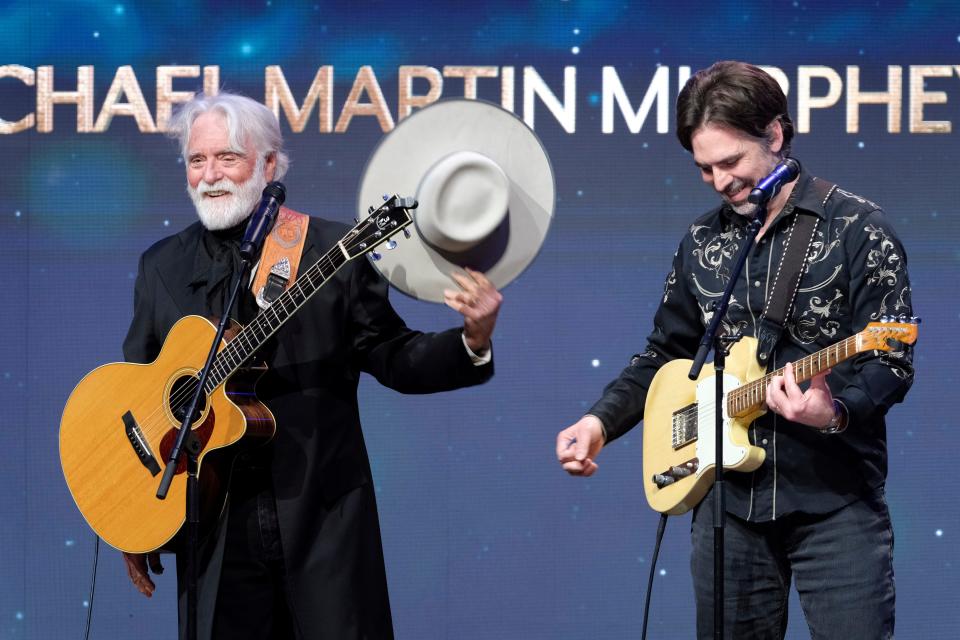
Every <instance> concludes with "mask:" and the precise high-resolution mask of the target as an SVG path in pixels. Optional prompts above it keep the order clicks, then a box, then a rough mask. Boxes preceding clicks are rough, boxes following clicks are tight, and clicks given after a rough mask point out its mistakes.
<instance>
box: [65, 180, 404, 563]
mask: <svg viewBox="0 0 960 640" xmlns="http://www.w3.org/2000/svg"><path fill="white" fill-rule="evenodd" d="M415 207H416V202H415V201H414V200H413V199H412V198H399V197H397V196H393V197H392V198H390V199H389V200H388V201H387V202H385V203H384V204H383V205H382V206H381V207H380V208H379V209H376V210H374V209H373V207H371V212H370V215H369V216H368V217H367V218H365V219H364V220H363V221H362V222H359V223H358V224H357V225H356V226H355V227H354V228H353V229H351V230H350V231H349V232H348V233H347V234H346V235H345V236H343V238H342V239H341V240H340V241H339V242H337V244H336V245H334V246H333V247H332V248H331V249H330V250H329V251H327V253H326V254H325V255H324V256H323V257H322V258H321V259H320V260H319V261H317V262H316V263H315V264H314V265H313V266H312V267H310V268H309V269H307V270H306V271H305V272H303V273H302V274H301V275H300V276H299V277H298V278H297V280H296V281H295V282H294V283H293V284H292V285H291V286H290V287H289V288H288V289H287V290H286V291H285V292H284V293H282V294H281V295H280V296H279V297H278V298H277V299H276V300H275V301H274V302H273V303H272V304H271V305H270V306H269V307H268V308H266V309H264V310H263V311H262V312H260V313H259V314H258V315H257V317H256V318H254V320H252V321H251V322H250V324H248V325H247V326H246V327H242V328H241V327H239V326H235V327H234V328H233V329H234V330H233V331H232V332H228V334H227V335H226V336H225V337H224V340H223V341H222V343H221V345H220V347H219V351H218V353H217V356H216V358H215V359H214V361H213V364H212V366H211V371H210V375H209V377H208V379H207V381H206V383H205V385H204V392H205V393H204V394H203V395H201V404H202V405H203V406H202V409H201V408H199V407H198V412H197V417H196V418H195V419H194V421H193V422H192V423H191V427H190V428H191V429H192V431H193V435H194V436H195V439H196V441H198V442H199V445H200V447H201V450H200V452H199V455H198V478H199V484H200V506H201V513H202V516H201V530H202V531H209V530H210V528H211V527H212V525H215V524H216V522H217V520H218V519H219V516H220V514H221V512H222V510H223V507H224V505H225V501H226V488H227V486H228V484H229V475H230V470H231V468H232V464H233V458H234V456H235V455H236V454H237V453H240V452H242V451H244V450H248V448H252V447H255V446H257V445H262V444H263V443H265V442H267V441H268V440H270V438H272V437H273V435H274V433H275V432H276V423H275V421H274V417H273V414H271V413H270V410H269V409H268V408H267V407H266V405H264V404H262V403H261V402H260V401H259V400H257V398H256V396H255V395H254V393H253V391H254V386H255V384H256V382H257V380H258V379H259V378H260V376H261V375H263V373H264V372H265V371H266V366H265V365H255V366H247V363H248V361H249V360H251V357H252V356H253V355H254V353H255V352H256V351H257V349H258V348H259V347H260V346H261V345H262V344H263V343H264V342H266V340H267V339H268V338H270V337H271V336H272V335H273V334H274V333H276V332H277V330H278V329H279V328H280V327H281V326H282V325H283V323H284V322H286V321H287V320H288V319H289V318H290V317H291V316H292V315H293V314H294V313H296V311H297V310H298V309H300V308H301V307H302V306H303V305H304V304H305V303H306V302H307V300H309V299H310V297H311V296H312V295H313V294H314V293H316V291H317V290H318V289H319V288H320V287H322V286H323V285H324V284H325V283H326V282H327V281H328V280H329V279H330V278H331V277H332V276H333V275H334V274H335V273H336V272H337V271H338V270H339V269H340V268H341V267H343V265H345V264H346V263H347V262H349V261H350V260H353V259H354V258H356V257H358V256H361V255H363V254H364V253H367V252H370V251H372V250H373V249H374V248H375V247H377V246H378V245H379V244H381V243H383V242H386V241H388V239H389V238H390V237H391V236H392V235H394V234H395V233H397V232H399V231H400V230H402V229H404V228H405V227H406V226H407V225H409V224H410V223H411V222H412V220H413V218H412V216H411V214H410V212H409V211H408V209H412V208H415ZM404 232H405V233H407V231H404ZM389 243H390V244H388V247H389V248H393V247H394V246H396V243H395V242H394V241H393V240H390V241H389ZM215 335H216V327H215V326H214V325H213V324H212V323H211V322H210V321H209V320H207V319H206V318H202V317H200V316H186V317H184V318H182V319H181V320H179V321H178V322H177V323H176V324H175V325H174V326H173V328H172V329H171V330H170V333H169V335H168V336H167V338H166V340H165V341H164V344H163V348H162V350H161V351H160V355H158V356H157V359H156V360H154V361H153V362H152V363H150V364H131V363H125V362H117V363H112V364H106V365H103V366H101V367H98V368H96V369H94V370H93V371H91V372H90V373H88V374H87V375H86V376H85V377H84V378H83V379H82V380H81V381H80V383H79V384H78V385H77V386H76V388H75V389H74V390H73V392H72V393H71V395H70V398H69V399H68V400H67V404H66V407H65V408H64V410H63V417H62V418H61V421H60V462H61V465H62V467H63V475H64V477H65V478H66V481H67V486H68V487H69V488H70V493H71V494H72V496H73V499H74V501H75V502H76V504H77V507H78V508H79V509H80V513H82V514H83V517H84V518H85V519H86V521H87V523H88V524H89V525H90V527H91V528H92V529H93V530H94V531H95V532H96V533H97V535H99V536H100V537H101V538H102V539H103V540H104V541H105V542H107V543H108V544H110V545H112V546H114V547H116V548H117V549H120V550H121V551H127V552H130V553H144V552H148V551H154V550H157V549H160V548H163V547H165V546H166V545H170V544H171V543H175V542H174V538H175V536H176V535H177V533H178V532H179V531H180V529H181V527H182V525H183V524H184V523H185V521H186V505H185V495H186V473H185V472H186V462H185V458H184V462H183V463H182V464H181V465H180V466H179V467H178V468H177V472H176V475H175V476H174V479H173V482H172V484H171V485H170V489H169V492H168V493H167V496H166V499H164V500H160V499H158V498H157V497H156V493H157V488H158V486H159V483H160V477H161V472H162V470H163V469H162V466H163V465H166V461H167V460H168V458H169V454H170V450H171V449H172V448H173V444H174V441H175V439H176V436H177V434H178V432H179V430H180V425H181V423H182V420H183V417H184V413H185V412H186V409H187V407H186V405H187V404H188V403H189V400H190V398H191V397H192V395H193V393H194V391H195V390H196V387H197V384H198V383H199V370H200V369H201V368H202V367H203V364H204V362H205V361H206V355H207V350H208V349H209V345H210V343H211V342H212V341H213V339H214V337H215Z"/></svg>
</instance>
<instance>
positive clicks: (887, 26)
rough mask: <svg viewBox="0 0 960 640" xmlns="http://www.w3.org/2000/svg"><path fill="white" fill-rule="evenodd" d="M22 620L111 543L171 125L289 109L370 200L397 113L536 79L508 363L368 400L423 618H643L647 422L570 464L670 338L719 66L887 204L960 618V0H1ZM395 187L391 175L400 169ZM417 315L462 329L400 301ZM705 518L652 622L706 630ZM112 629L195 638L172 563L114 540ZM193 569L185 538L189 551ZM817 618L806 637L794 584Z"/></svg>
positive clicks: (304, 145) (906, 608)
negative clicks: (683, 92)
mask: <svg viewBox="0 0 960 640" xmlns="http://www.w3.org/2000/svg"><path fill="white" fill-rule="evenodd" d="M0 33H2V36H3V37H2V38H0V65H2V66H0V128H2V132H0V152H2V158H3V161H2V166H3V172H2V176H3V177H2V180H0V274H2V277H3V282H2V289H3V292H4V298H5V303H4V305H3V306H4V310H3V312H2V314H0V331H2V333H0V336H2V341H0V394H2V399H3V405H4V411H3V412H2V413H0V425H2V428H0V451H2V457H0V478H2V491H0V513H2V518H0V545H2V547H0V548H2V554H0V637H4V638H38V639H46V638H64V637H77V636H78V635H79V634H80V632H81V630H82V625H83V621H84V617H85V614H86V611H87V608H86V607H87V603H86V601H87V598H88V588H89V578H90V568H91V564H92V560H93V536H92V533H91V532H90V530H89V529H88V528H87V526H86V525H85V523H84V522H83V519H82V518H81V516H80V514H79V512H78V511H77V510H76V507H75V506H74V505H73V502H72V501H71V499H70V496H69V493H68V491H67V489H66V486H65V484H64V482H63V478H62V474H61V472H60V469H59V461H58V455H57V447H58V441H57V429H58V423H59V416H60V411H61V409H62V407H63V404H64V402H65V400H66V398H67V396H68V394H69V393H70V391H71V389H72V388H73V385H74V384H76V382H77V381H78V380H79V379H80V378H81V377H82V376H83V375H84V374H85V373H86V372H88V371H89V370H90V369H92V368H94V367H95V366H97V365H99V364H102V363H105V362H108V361H113V360H118V359H120V357H121V355H120V343H121V340H122V338H123V336H124V334H125V331H126V327H127V324H128V322H129V319H130V313H131V308H132V286H133V278H134V273H135V270H136V264H137V258H138V256H139V254H140V252H142V251H143V250H144V249H145V248H146V247H148V246H149V245H150V244H151V243H153V242H155V241H156V240H158V239H160V238H161V237H163V236H165V235H167V234H169V233H172V232H174V231H176V230H179V229H181V228H182V227H184V226H186V225H187V224H189V223H190V222H191V221H192V220H193V219H194V215H195V214H194V213H193V210H192V207H191V205H190V203H189V201H188V199H187V197H186V194H185V191H184V177H183V165H182V163H181V162H180V160H179V159H178V152H177V150H176V149H175V145H174V143H173V142H172V141H170V140H168V139H167V138H166V137H165V136H164V135H163V134H162V133H161V132H160V131H162V130H163V128H164V126H165V123H166V122H167V119H168V118H169V114H170V110H171V108H174V107H175V106H176V104H177V103H179V102H181V101H183V100H184V99H185V98H186V97H189V93H190V92H193V91H196V90H199V89H201V88H202V87H203V86H208V87H213V88H216V87H220V88H224V89H227V90H232V91H239V92H242V93H245V94H247V95H250V96H252V97H254V98H256V99H258V100H264V101H265V102H266V103H267V104H268V105H269V106H270V107H271V108H272V109H274V110H275V111H276V112H277V113H278V115H279V118H280V121H281V124H282V127H283V129H284V131H285V135H286V137H287V142H288V144H289V149H290V155H291V157H292V161H293V163H292V167H291V170H290V172H289V174H288V176H287V178H286V180H285V182H286V184H287V188H288V203H289V204H290V206H291V207H293V208H295V209H298V210H300V211H307V212H311V213H313V214H315V215H320V216H324V217H327V218H331V219H335V220H340V221H349V220H350V219H351V218H352V217H353V216H354V215H355V214H356V212H357V210H358V208H359V207H364V208H365V207H366V205H367V204H370V203H358V202H357V200H356V198H357V196H356V194H357V189H358V185H359V182H360V177H361V175H362V172H363V168H364V164H365V162H366V159H367V158H368V156H369V154H370V152H371V151H372V149H373V148H374V146H375V145H376V143H377V142H378V141H379V140H380V139H381V138H382V136H383V135H384V132H385V131H388V130H390V129H391V128H392V127H393V126H394V125H395V124H396V123H397V122H398V121H400V120H401V119H402V118H403V117H405V116H406V115H408V114H409V113H410V112H411V110H413V109H416V108H418V107H419V106H422V105H423V104H426V103H428V102H429V101H431V100H434V99H436V98H439V97H462V96H464V95H465V94H468V95H475V96H476V97H479V98H482V99H485V100H489V101H491V102H495V103H498V104H503V105H505V106H507V107H508V108H510V109H512V110H513V111H514V112H515V113H517V114H518V115H520V116H521V117H523V118H524V119H525V120H526V121H527V122H528V123H529V124H530V125H531V126H533V128H534V130H535V131H536V133H537V134H538V135H539V136H540V137H541V139H542V140H543V142H544V145H545V147H546V149H547V150H548V152H549V154H550V156H551V160H552V163H553V167H554V170H555V172H556V183H557V194H558V196H557V208H556V218H555V222H554V224H553V226H552V228H551V229H550V233H549V236H548V238H547V241H546V244H545V246H544V247H543V249H542V251H541V253H540V255H539V256H538V258H537V260H536V261H535V262H534V263H533V265H532V266H531V267H530V269H529V270H528V271H526V272H525V273H524V274H523V276H522V277H521V278H520V279H519V280H518V281H516V282H515V283H513V284H511V285H510V286H509V287H508V288H506V290H505V291H504V294H505V302H504V306H503V311H502V314H501V318H500V322H499V325H498V327H497V333H496V336H495V340H496V359H497V374H496V376H495V378H494V379H493V380H492V381H491V382H490V383H489V384H487V385H485V386H483V387H481V388H477V389H471V390H465V391H459V392H456V393H451V394H446V395H442V396H435V397H429V396H428V397H406V396H401V395H399V394H396V393H394V392H391V391H388V390H385V389H383V388H381V387H379V386H378V385H377V384H376V383H375V382H374V381H373V380H371V379H365V380H364V381H363V383H362V387H361V403H362V408H363V420H364V426H365V434H366V438H367V444H368V446H369V450H370V455H371V460H372V465H373V470H374V475H375V483H376V493H377V499H378V501H379V505H380V519H381V523H382V529H383V539H384V547H385V553H386V561H387V572H388V576H389V583H390V594H391V600H392V604H393V613H394V620H395V626H396V631H397V635H398V637H399V638H458V639H468V638H570V639H581V638H612V639H616V638H628V637H638V635H639V627H640V621H641V611H642V606H641V605H642V596H643V593H644V588H645V587H644V585H645V582H646V574H647V571H648V569H649V563H650V554H651V551H652V546H653V536H654V533H655V527H656V521H657V514H655V513H654V512H653V511H651V510H650V509H649V508H648V507H647V506H646V504H645V501H644V497H643V491H642V487H641V484H640V475H641V446H640V445H641V438H640V430H639V429H637V430H635V431H634V432H632V433H631V434H629V435H628V436H627V437H625V438H623V439H622V440H621V441H618V442H616V443H615V445H613V446H611V447H610V449H609V450H607V451H605V452H604V453H603V454H602V456H601V457H600V460H599V462H600V471H599V473H598V474H597V475H596V476H594V477H593V478H591V479H588V480H583V479H574V478H568V477H566V475H565V474H563V473H562V472H561V470H560V469H559V467H558V465H557V464H556V462H555V459H554V453H553V448H554V445H553V442H554V438H555V435H556V432H557V431H558V430H559V429H561V428H562V427H565V426H567V425H568V424H570V423H571V422H573V421H574V420H575V419H576V418H578V417H579V416H580V415H581V413H582V412H583V411H584V410H585V409H586V408H587V407H588V406H589V405H590V404H591V403H592V402H593V401H594V399H595V398H596V397H597V396H598V394H599V393H600V391H601V389H602V387H603V385H604V384H605V383H606V382H607V381H608V380H609V379H611V378H612V377H613V376H615V375H616V374H617V372H618V371H619V370H620V369H621V367H622V366H624V365H625V364H626V363H627V361H628V359H629V357H630V355H631V354H633V353H635V352H637V351H638V350H640V349H641V347H642V344H643V338H644V336H645V335H646V333H647V332H648V330H649V328H650V326H651V319H652V314H653V311H654V308H655V305H656V303H657V300H658V297H659V292H660V291H661V288H662V283H663V277H664V275H665V274H666V272H667V271H668V268H669V264H670V260H671V257H672V255H673V252H674V249H675V247H676V245H677V242H678V241H679V239H680V237H681V235H682V234H683V232H684V230H685V228H686V225H687V224H688V223H689V222H690V221H691V220H692V219H693V218H694V217H695V216H696V215H698V214H699V213H701V212H702V211H704V210H706V209H708V208H709V207H711V206H713V205H714V203H715V198H716V196H715V195H713V194H712V193H711V192H710V191H709V190H708V189H707V188H706V187H704V186H703V185H702V184H701V183H700V179H699V176H698V173H697V171H696V170H695V167H694V166H693V163H692V161H691V159H690V157H689V156H688V155H687V154H686V153H685V152H683V150H682V149H681V148H680V146H679V144H678V143H677V142H676V138H675V123H674V118H673V103H674V101H675V99H676V94H677V91H678V87H679V86H680V85H681V83H682V81H683V80H684V79H685V78H686V77H687V76H688V75H689V73H690V72H691V71H693V70H696V69H699V68H702V67H705V66H707V65H709V64H710V63H711V62H713V61H715V60H717V59H726V58H734V59H745V60H748V61H752V62H754V63H757V64H761V65H764V66H766V67H768V68H770V71H771V73H773V74H775V76H776V77H777V78H778V80H780V81H781V83H782V84H783V85H784V86H786V87H787V89H788V96H789V100H790V108H791V110H792V112H793V116H794V120H795V122H796V124H797V127H798V131H799V133H798V135H797V138H796V140H795V143H794V155H796V156H797V157H798V158H799V159H800V160H801V162H803V163H804V165H805V166H807V167H808V168H810V169H811V171H812V172H814V173H815V174H819V175H822V176H824V177H826V178H829V179H830V180H833V181H835V182H837V183H839V184H840V185H841V186H843V187H844V188H846V189H848V190H850V191H853V192H855V193H859V194H863V195H864V196H866V197H868V198H870V199H871V200H874V201H876V202H879V203H881V204H882V205H883V206H884V208H885V209H886V210H887V212H888V213H889V215H890V218H891V220H892V222H893V224H895V225H896V228H897V230H898V231H899V233H900V235H901V237H902V239H903V241H904V244H905V245H906V248H907V252H908V254H909V260H910V262H909V264H910V271H911V276H912V279H913V282H914V303H915V308H916V310H917V312H918V313H919V314H920V315H921V316H923V319H924V323H923V325H922V327H921V339H920V343H919V346H918V348H917V350H916V364H917V378H916V383H915V385H914V388H913V390H912V392H911V394H910V396H909V397H908V400H907V402H906V403H905V404H904V405H901V406H898V407H896V408H895V409H894V410H893V412H892V414H891V416H890V421H889V422H890V433H889V449H890V474H889V482H888V498H889V502H890V507H891V511H892V513H893V518H894V524H895V534H896V565H895V567H896V580H897V596H898V611H897V614H898V615H897V618H898V619H897V630H898V635H899V637H903V638H949V637H956V632H957V629H960V613H958V608H957V606H956V587H957V586H958V581H957V579H956V570H957V566H956V565H957V558H958V555H957V552H956V545H957V544H958V540H960V538H958V535H960V525H958V523H960V509H958V507H957V499H958V492H957V490H956V488H955V487H956V483H955V481H954V478H953V474H952V464H951V462H952V460H953V459H954V457H955V453H954V452H955V450H956V448H957V447H958V446H960V435H958V433H957V431H956V429H955V427H956V422H957V421H956V419H955V418H954V413H953V407H952V403H953V400H954V399H955V398H956V391H955V382H956V374H955V371H956V362H955V361H956V359H957V355H958V354H957V349H956V348H955V346H954V345H955V341H954V338H955V337H954V335H953V331H952V330H953V328H954V327H955V326H956V325H957V323H958V305H957V302H956V297H957V295H958V293H957V282H958V276H960V270H958V260H960V253H958V250H957V242H958V238H960V233H958V232H960V224H958V223H957V221H956V213H957V206H956V202H957V200H958V197H960V187H958V181H957V172H956V169H955V162H954V159H955V156H956V152H957V141H956V140H957V138H956V136H957V134H956V131H955V128H956V127H957V126H958V124H960V110H958V105H960V9H958V8H957V7H956V5H955V4H954V3H952V2H885V1H880V2H869V3H857V2H845V3H832V2H808V1H807V0H797V1H793V2H791V1H789V0H787V1H779V0H778V1H776V2H715V3H700V2H689V1H685V0H680V1H677V2H672V3H669V4H668V5H665V4H663V3H656V6H654V3H639V2H637V3H631V2H624V1H623V0H620V1H617V2H611V1H606V0H595V1H592V2H576V1H574V0H570V1H567V2H562V1H558V0H551V1H543V2H525V1H521V2H515V1H514V2H503V1H494V2H469V3H467V2H463V3H459V2H421V3H418V2H406V3H396V2H379V1H364V2H353V3H333V2H304V3H296V2H287V1H284V0H257V1H244V2H230V3H226V2H224V3H221V2H185V1H177V2H164V3H152V2H133V1H127V0H119V1H117V2H102V1H93V0H78V1H73V2H40V1H36V0H35V1H33V2H3V3H0ZM384 188H385V190H389V186H385V187H384ZM392 298H393V300H394V303H395V305H396V306H397V308H398V309H399V311H400V312H401V313H402V315H403V316H404V317H405V318H406V320H407V321H408V323H409V324H411V325H412V326H416V327H418V328H423V329H440V328H444V327H447V326H450V325H451V324H454V323H456V322H457V316H456V315H455V314H454V313H453V312H452V311H450V310H448V309H446V308H445V307H441V306H437V305H432V304H427V303H423V302H418V301H415V300H411V299H409V298H406V297H405V296H403V295H401V294H399V293H396V292H395V293H394V294H393V295H392ZM688 532H689V517H682V518H678V519H676V520H672V521H671V522H670V524H669V525H668V528H667V537H666V541H665V545H664V549H663V552H662V555H661V561H660V571H659V573H658V575H657V577H656V581H655V592H654V596H653V603H654V605H653V611H652V614H651V625H652V630H653V633H652V635H651V637H666V636H667V634H668V633H669V634H671V636H672V637H691V635H692V629H693V619H694V618H693V606H692V589H691V585H690V578H689V572H688V568H687V567H688V551H689V539H688ZM100 560H101V562H100V566H99V570H98V582H97V593H96V599H95V600H96V602H95V613H94V620H93V636H94V637H96V638H134V637H136V638H144V639H153V638H156V639H160V638H171V637H173V634H174V631H173V629H174V625H175V615H176V614H175V603H174V592H175V583H174V576H173V575H172V574H173V571H172V570H171V571H168V572H167V574H165V575H164V576H162V577H161V578H160V579H159V589H158V592H157V594H156V595H155V597H154V598H153V599H152V600H149V601H148V600H146V599H144V598H142V597H141V596H140V595H139V594H137V593H136V592H135V591H134V589H133V588H132V587H131V585H130V584H129V583H128V580H127V578H126V574H125V571H124V569H123V567H122V563H121V561H120V559H119V554H118V553H117V552H115V551H113V550H112V549H105V550H103V551H102V553H101V557H100ZM167 565H168V567H172V560H170V559H168V561H167ZM791 614H792V620H791V625H790V632H789V637H791V638H802V637H806V630H805V627H804V625H803V623H802V619H801V618H802V613H801V610H800V608H799V606H798V604H797V603H796V601H794V602H793V604H792V608H791Z"/></svg>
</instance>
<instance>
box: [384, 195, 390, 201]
mask: <svg viewBox="0 0 960 640" xmlns="http://www.w3.org/2000/svg"><path fill="white" fill-rule="evenodd" d="M389 199H390V196H388V195H387V194H383V201H384V202H386V201H387V200H389Z"/></svg>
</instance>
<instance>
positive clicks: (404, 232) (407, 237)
mask: <svg viewBox="0 0 960 640" xmlns="http://www.w3.org/2000/svg"><path fill="white" fill-rule="evenodd" d="M403 237H404V238H406V239H407V240H409V239H410V229H407V228H406V227H404V228H403Z"/></svg>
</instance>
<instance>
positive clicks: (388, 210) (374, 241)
mask: <svg viewBox="0 0 960 640" xmlns="http://www.w3.org/2000/svg"><path fill="white" fill-rule="evenodd" d="M384 199H385V202H384V203H383V204H382V205H380V207H379V208H377V209H374V208H373V207H370V215H369V216H367V217H366V218H364V219H363V220H360V221H359V222H358V223H357V226H355V227H354V228H353V229H351V230H350V231H349V232H348V233H347V235H345V236H344V237H343V240H341V241H340V246H341V247H342V249H343V251H344V252H345V253H346V254H347V256H348V257H349V258H350V259H351V260H352V259H353V258H356V257H357V256H359V255H362V254H364V253H367V252H371V253H372V252H373V250H374V249H375V248H376V247H377V246H378V245H380V244H382V243H384V242H386V241H387V240H388V239H389V238H390V237H391V236H392V235H394V234H396V233H398V232H399V231H401V230H403V229H404V228H406V227H407V225H409V224H410V223H411V222H413V214H412V213H410V209H416V208H417V201H416V200H415V199H413V198H401V197H400V196H397V195H394V196H391V197H390V198H387V197H386V196H384ZM404 233H407V232H404ZM391 243H392V245H390V246H389V248H391V249H392V248H393V247H394V246H396V243H395V242H393V241H391ZM373 255H374V256H376V254H375V253H373Z"/></svg>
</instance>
